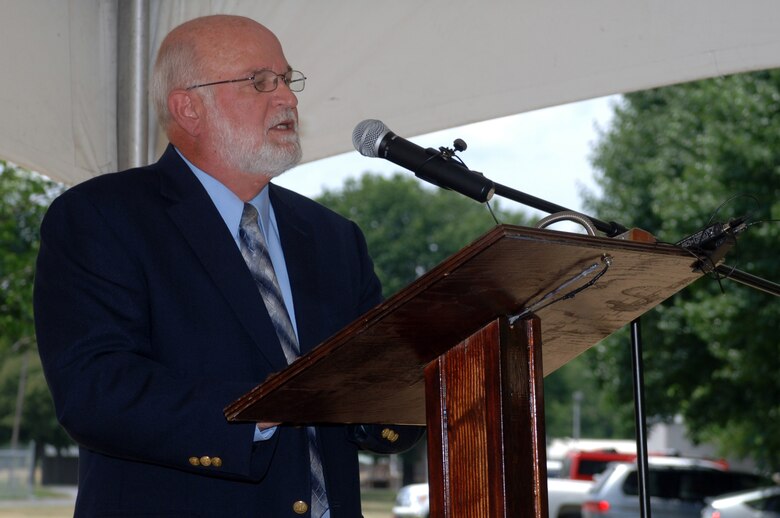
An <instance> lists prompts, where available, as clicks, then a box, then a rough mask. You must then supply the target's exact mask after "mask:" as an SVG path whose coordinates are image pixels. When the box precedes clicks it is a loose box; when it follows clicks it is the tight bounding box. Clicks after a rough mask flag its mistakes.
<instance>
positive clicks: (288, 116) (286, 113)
mask: <svg viewBox="0 0 780 518" xmlns="http://www.w3.org/2000/svg"><path fill="white" fill-rule="evenodd" d="M285 123H286V124H290V125H292V128H293V129H294V130H295V132H296V133H297V132H298V117H297V116H296V114H295V111H294V110H293V109H292V108H284V109H283V110H282V111H280V112H279V113H277V114H276V115H274V116H273V117H272V118H271V120H270V121H269V129H270V128H273V127H274V126H277V125H279V124H285Z"/></svg>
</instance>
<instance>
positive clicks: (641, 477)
mask: <svg viewBox="0 0 780 518" xmlns="http://www.w3.org/2000/svg"><path fill="white" fill-rule="evenodd" d="M493 184H494V186H495V194H497V195H499V196H503V197H504V198H508V199H510V200H512V201H515V202H517V203H521V204H523V205H527V206H529V207H532V208H534V209H538V210H540V211H542V212H546V213H548V214H555V213H558V212H569V211H570V209H567V208H565V207H562V206H560V205H556V204H555V203H551V202H549V201H546V200H543V199H541V198H537V197H536V196H531V195H530V194H526V193H524V192H521V191H518V190H515V189H512V188H510V187H507V186H505V185H501V184H499V183H496V182H493ZM573 212H576V211H573ZM584 216H585V217H586V218H588V219H589V220H590V221H591V222H592V223H593V226H594V227H596V228H597V229H598V230H600V231H602V232H604V233H605V234H606V235H607V236H608V237H615V236H617V235H619V234H622V233H623V232H626V231H627V230H628V229H627V228H626V227H624V226H623V225H620V224H619V223H615V222H614V221H611V222H605V221H601V220H599V219H596V218H592V217H590V216H587V215H584ZM714 270H715V271H717V272H718V273H720V274H721V275H723V276H724V277H726V278H729V279H733V280H735V281H737V282H740V283H742V284H745V285H747V286H750V287H752V288H755V289H757V290H759V291H764V292H766V293H769V294H771V295H775V296H780V285H777V284H775V283H773V282H771V281H768V280H765V279H761V278H759V277H756V276H754V275H751V274H748V273H745V272H741V271H739V270H737V269H736V268H732V267H729V266H726V265H724V264H720V265H718V266H716V267H715V268H714ZM631 376H632V383H633V395H634V419H635V422H634V424H635V428H636V430H635V433H636V445H637V453H638V455H637V482H638V486H639V512H640V516H641V517H642V518H651V509H650V492H649V487H648V480H649V474H650V473H649V472H650V469H649V466H648V460H647V459H648V451H647V415H646V410H645V394H644V362H643V359H642V337H641V333H640V319H639V318H636V319H634V320H633V321H632V322H631Z"/></svg>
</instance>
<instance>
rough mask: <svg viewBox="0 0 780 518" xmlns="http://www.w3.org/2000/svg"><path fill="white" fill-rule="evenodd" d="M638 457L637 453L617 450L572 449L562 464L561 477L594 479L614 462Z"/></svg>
mask: <svg viewBox="0 0 780 518" xmlns="http://www.w3.org/2000/svg"><path fill="white" fill-rule="evenodd" d="M634 459H636V454H635V453H621V452H619V451H616V450H591V451H580V450H571V451H569V452H567V453H566V457H564V459H563V464H562V466H561V474H560V477H561V478H572V479H575V480H593V476H594V475H598V474H599V473H601V472H602V471H604V470H605V469H607V466H609V465H610V464H611V463H612V462H628V461H633V460H634Z"/></svg>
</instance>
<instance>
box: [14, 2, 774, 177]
mask: <svg viewBox="0 0 780 518" xmlns="http://www.w3.org/2000/svg"><path fill="white" fill-rule="evenodd" d="M121 1H122V2H124V3H127V2H131V0H121ZM132 1H136V0H132ZM137 3H138V2H137ZM140 5H142V6H144V7H145V8H146V9H147V15H148V20H149V22H148V33H144V34H143V36H144V37H145V38H148V40H147V41H148V55H145V56H144V58H145V62H144V64H143V67H144V68H148V67H150V66H151V62H152V61H153V58H152V56H153V55H154V53H155V52H156V50H157V47H158V45H159V43H160V40H161V39H162V37H163V36H164V35H165V34H166V33H167V31H168V30H169V29H170V28H171V27H173V26H175V25H177V24H179V23H181V22H183V21H185V20H188V19H190V18H193V17H196V16H200V15H204V14H211V13H233V14H242V15H246V16H250V17H252V18H255V19H256V20H258V21H260V22H261V23H263V24H264V25H266V26H268V27H269V28H270V29H272V30H273V31H274V32H275V33H276V34H277V35H278V36H279V38H280V39H281V41H282V44H283V45H284V48H285V54H286V57H287V59H288V60H289V61H290V63H291V64H292V65H293V66H294V67H295V68H297V69H300V70H302V71H304V72H305V74H306V75H307V77H308V78H309V79H308V80H307V85H306V91H304V92H303V93H302V94H299V98H300V113H301V131H302V139H303V147H304V160H307V161H310V160H315V159H318V158H323V157H326V156H330V155H334V154H337V153H341V152H344V151H348V150H351V149H352V145H351V133H352V129H353V128H354V126H355V125H356V124H357V123H358V122H360V121H361V120H363V119H367V118H375V119H380V120H382V121H384V122H385V123H386V124H387V125H388V126H389V127H391V128H392V129H393V130H394V131H395V132H397V133H398V134H400V135H404V136H406V137H412V136H414V135H419V134H423V133H427V132H431V131H434V130H439V129H443V128H448V127H453V126H458V125H462V124H466V123H471V122H476V121H481V120H487V119H491V118H496V117H500V116H505V115H511V114H516V113H522V112H525V111H529V110H533V109H537V108H542V107H547V106H554V105H559V104H563V103H567V102H572V101H577V100H583V99H589V98H593V97H600V96H604V95H608V94H614V93H620V92H627V91H634V90H640V89H645V88H650V87H655V86H661V85H667V84H672V83H679V82H684V81H689V80H694V79H700V78H705V77H712V76H717V75H725V74H730V73H735V72H742V71H748V70H758V69H765V68H774V67H777V66H780V30H778V27H780V2H777V0H747V1H743V2H734V1H733V0H677V1H674V2H669V1H658V0H633V1H626V0H588V1H582V0H516V1H510V0H493V1H490V0H486V1H485V2H466V1H457V0H447V1H445V0H430V1H426V2H420V1H419V0H418V1H414V2H412V1H408V0H398V1H396V2H371V1H367V0H334V1H330V2H314V1H306V0H262V1H257V0H232V1H231V0H210V1H197V0H143V1H142V2H140ZM119 13H120V8H119V6H118V2H117V0H67V1H66V0H0V37H2V42H3V45H2V46H1V47H0V70H2V74H3V78H4V80H3V81H2V84H0V157H1V158H3V159H6V160H10V161H12V162H14V163H17V164H20V165H22V166H25V167H28V168H30V169H33V170H36V171H39V172H41V173H43V174H46V175H47V176H50V177H51V178H54V179H56V180H59V181H63V182H66V183H75V182H78V181H81V180H83V179H86V178H88V177H91V176H94V175H96V174H100V173H104V172H109V171H113V170H116V169H117V168H118V167H119V165H118V160H117V142H118V138H117V127H118V126H119V127H120V129H123V130H124V129H126V128H127V127H128V126H129V125H132V124H137V123H135V122H134V121H133V120H130V119H131V118H128V117H124V116H123V117H122V119H123V120H120V121H118V122H117V101H118V100H119V101H120V105H121V101H122V96H127V95H129V94H128V91H127V90H128V89H127V88H125V89H124V90H123V89H122V88H119V89H118V81H117V76H118V74H119V73H120V72H122V71H123V70H126V67H127V64H126V63H124V62H122V60H123V59H125V58H124V57H122V54H118V53H117V48H118V47H119V45H118V41H122V42H125V41H126V40H127V38H129V37H130V35H128V34H126V33H124V32H122V33H121V35H120V29H119V27H120V26H123V25H122V24H120V23H119V18H120V14H119ZM122 13H124V11H122ZM147 34H148V36H147ZM118 56H119V57H118ZM123 77H124V76H123ZM123 84H124V83H123ZM119 86H120V87H121V86H122V85H119ZM118 91H119V92H121V94H120V93H118ZM141 120H145V119H143V118H142V119H141ZM148 120H149V126H150V131H149V132H148V139H149V142H150V144H149V149H150V151H149V155H150V156H148V157H147V158H148V159H150V160H151V159H154V158H155V157H156V155H157V154H158V153H159V150H160V147H161V144H160V143H159V138H158V136H157V131H156V127H155V119H154V116H151V115H150V116H149V119H148ZM144 134H146V132H144Z"/></svg>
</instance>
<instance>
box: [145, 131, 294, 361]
mask: <svg viewBox="0 0 780 518" xmlns="http://www.w3.org/2000/svg"><path fill="white" fill-rule="evenodd" d="M157 165H159V166H160V174H161V178H162V181H161V194H162V195H163V196H165V197H168V198H169V199H171V200H172V201H173V203H172V204H171V205H170V207H169V209H168V214H169V216H170V217H171V219H172V220H173V222H174V223H175V225H176V226H177V227H178V229H179V230H180V232H181V234H182V236H183V237H184V239H185V240H186V241H187V243H188V244H189V245H190V247H191V248H192V251H193V253H194V254H195V255H196V256H197V257H198V259H199V261H200V263H201V264H202V265H203V268H204V269H205V270H206V272H207V273H208V275H209V276H210V277H211V279H212V280H213V281H214V283H215V284H216V285H217V287H218V288H219V290H220V291H221V292H222V294H223V296H224V299H225V301H226V302H227V304H228V305H229V306H230V307H231V308H232V310H233V311H234V312H235V314H236V315H237V316H238V319H239V320H240V322H241V323H242V325H243V326H244V327H245V328H246V329H247V331H248V332H249V334H250V335H251V336H252V338H253V340H254V341H255V344H256V345H257V347H258V348H259V350H260V352H261V353H262V354H263V355H264V356H265V357H266V359H267V360H268V362H269V363H270V364H271V366H272V370H274V371H279V370H281V369H283V368H284V367H286V365H287V361H286V360H285V358H284V354H283V352H282V348H281V345H279V342H278V338H276V331H274V328H273V325H272V324H271V319H270V317H269V316H268V313H267V311H266V310H265V305H264V303H263V299H262V297H261V296H260V292H259V291H258V290H257V287H256V286H255V283H254V281H253V279H252V276H251V274H250V273H249V269H248V268H247V267H246V263H244V259H243V258H242V257H241V253H240V251H239V250H238V247H236V245H235V241H234V239H233V236H231V235H230V232H229V231H228V229H227V227H226V226H225V223H224V221H223V220H222V218H221V217H220V215H219V212H218V211H217V210H216V207H214V204H213V202H212V201H211V198H209V196H208V193H207V192H206V190H205V189H204V188H203V186H202V185H201V184H200V182H199V181H198V179H197V178H196V177H195V175H194V174H192V172H191V171H190V170H189V167H188V166H187V164H186V163H184V161H183V160H181V158H180V157H179V155H178V153H176V151H175V150H174V149H173V147H172V146H169V147H168V149H167V150H166V152H165V154H164V155H163V157H162V158H161V159H160V161H159V162H158V164H157Z"/></svg>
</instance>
